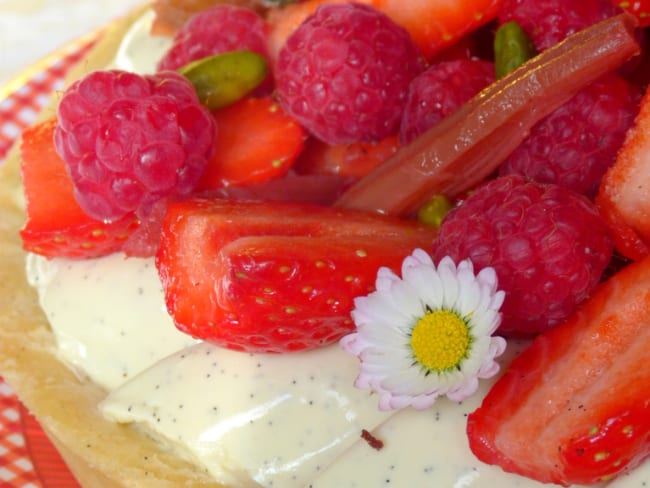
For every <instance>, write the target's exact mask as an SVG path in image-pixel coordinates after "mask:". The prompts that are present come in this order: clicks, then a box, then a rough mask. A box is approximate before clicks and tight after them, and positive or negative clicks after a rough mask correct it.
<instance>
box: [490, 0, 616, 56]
mask: <svg viewBox="0 0 650 488" xmlns="http://www.w3.org/2000/svg"><path fill="white" fill-rule="evenodd" d="M619 12H620V9H619V8H618V7H616V6H615V5H614V4H613V2H612V1H611V0H503V2H502V4H501V9H500V11H499V22H500V23H502V24H503V23H506V22H509V21H511V20H514V21H516V22H517V23H518V24H519V25H520V26H521V27H522V28H523V29H524V31H526V33H527V34H528V35H529V36H530V38H531V39H532V40H533V43H534V44H535V47H536V48H537V50H538V51H543V50H544V49H547V48H549V47H551V46H552V45H554V44H557V43H558V42H560V41H561V40H562V39H564V38H565V37H566V36H568V35H569V34H573V33H574V32H577V31H579V30H582V29H584V28H586V27H589V26H590V25H592V24H595V23H597V22H599V21H601V20H604V19H606V18H608V17H611V16H613V15H616V14H617V13H619Z"/></svg>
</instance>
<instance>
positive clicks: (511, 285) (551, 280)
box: [433, 176, 613, 336]
mask: <svg viewBox="0 0 650 488" xmlns="http://www.w3.org/2000/svg"><path fill="white" fill-rule="evenodd" d="M612 251H613V240H612V237H611V235H610V234H609V231H608V227H607V225H606V224H605V222H604V221H603V220H602V218H601V216H600V214H599V213H598V211H597V210H596V208H595V206H594V205H593V203H592V202H591V201H589V200H588V199H587V198H585V197H584V196H582V195H578V194H577V193H574V192H572V191H570V190H567V189H566V188H562V187H560V186H557V185H552V184H540V183H535V182H529V181H526V180H524V179H523V178H522V177H520V176H502V177H500V178H497V179H495V180H492V181H490V182H488V183H487V184H485V185H482V186H481V187H479V188H477V189H476V190H475V191H474V192H472V193H471V194H470V196H469V197H468V198H467V199H466V200H465V201H464V202H463V203H461V204H460V205H459V206H458V207H456V208H454V209H453V210H452V211H451V212H450V213H449V214H447V216H446V217H445V219H444V220H443V222H442V225H441V227H440V232H439V234H438V236H437V237H436V239H435V241H434V247H433V257H434V259H435V260H436V262H437V261H439V260H440V259H442V257H444V256H451V257H452V258H453V259H454V260H455V261H456V262H458V261H460V260H462V259H465V258H470V259H471V260H472V262H473V263H474V266H475V269H477V270H480V269H482V268H484V267H486V266H492V267H493V268H494V269H495V270H496V272H497V275H498V277H499V287H500V288H501V289H502V290H504V291H505V292H506V298H505V301H504V304H503V308H502V312H503V322H502V324H501V326H500V332H501V333H503V334H506V335H512V336H530V335H533V334H536V333H538V332H541V331H543V330H545V329H548V328H550V327H553V326H555V325H557V324H559V323H560V322H562V321H563V320H564V319H565V318H566V317H567V316H568V315H569V314H571V313H572V312H573V311H574V310H575V308H576V306H577V304H578V303H580V302H582V301H583V300H584V299H585V298H587V297H588V296H589V294H590V292H591V291H592V290H593V288H594V286H595V285H596V284H597V282H598V281H599V279H600V277H601V275H602V273H603V270H604V269H605V268H606V267H607V265H608V263H609V261H610V258H611V256H612Z"/></svg>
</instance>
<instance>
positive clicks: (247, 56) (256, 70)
mask: <svg viewBox="0 0 650 488" xmlns="http://www.w3.org/2000/svg"><path fill="white" fill-rule="evenodd" d="M179 72H180V73H181V74H182V75H183V76H185V77H186V78H187V79H188V80H190V81H191V82H192V84H193V85H194V88H195V90H196V93H197V95H198V97H199V100H200V101H201V103H203V104H204V105H205V106H206V107H208V108H209V109H210V110H216V109H219V108H222V107H226V106H228V105H231V104H233V103H235V102H236V101H238V100H240V99H242V98H243V97H244V96H246V95H247V94H249V93H250V92H251V91H253V90H254V89H255V88H257V87H258V86H259V85H260V83H262V81H264V79H265V78H266V75H267V73H268V66H267V63H266V59H264V57H262V56H260V55H259V54H257V53H254V52H252V51H231V52H227V53H223V54H216V55H214V56H209V57H207V58H203V59H199V60H197V61H193V62H191V63H189V64H186V65H185V66H183V67H181V68H180V69H179Z"/></svg>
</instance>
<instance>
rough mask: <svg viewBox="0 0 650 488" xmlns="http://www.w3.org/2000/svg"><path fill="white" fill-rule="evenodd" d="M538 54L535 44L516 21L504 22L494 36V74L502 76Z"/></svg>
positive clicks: (498, 76)
mask: <svg viewBox="0 0 650 488" xmlns="http://www.w3.org/2000/svg"><path fill="white" fill-rule="evenodd" d="M535 54H536V52H535V46H534V45H533V42H532V41H531V40H530V38H529V37H528V35H527V34H526V33H525V32H524V30H523V29H522V28H521V26H520V25H519V24H518V23H517V22H514V21H511V22H506V23H505V24H502V25H501V26H500V27H499V28H498V29H497V32H496V34H495V36H494V74H495V76H496V77H497V78H502V77H503V76H505V75H507V74H508V73H510V72H511V71H514V70H515V69H517V68H518V67H519V66H520V65H522V64H524V63H525V62H526V61H528V60H529V59H530V58H532V57H534V56H535Z"/></svg>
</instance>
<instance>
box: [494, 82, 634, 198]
mask: <svg viewBox="0 0 650 488" xmlns="http://www.w3.org/2000/svg"><path fill="white" fill-rule="evenodd" d="M640 98H641V93H640V89H639V88H638V87H637V86H635V85H632V84H631V83H628V82H627V81H625V80H624V79H622V78H621V77H619V76H617V75H615V74H609V75H607V76H605V77H603V78H600V79H598V80H596V81H595V82H594V83H592V84H590V85H589V86H587V87H585V88H584V89H582V90H580V91H579V92H578V93H577V94H576V95H575V96H574V97H573V98H572V99H571V100H569V101H568V102H567V103H565V104H564V105H562V106H561V107H559V108H558V109H557V110H555V111H554V112H553V113H551V114H550V115H548V116H547V117H545V118H544V119H543V120H540V121H539V122H538V123H537V124H536V125H535V126H534V127H533V128H532V129H531V131H530V134H529V135H528V137H527V138H526V139H525V140H524V142H523V143H522V144H521V145H520V146H519V147H517V149H515V150H514V151H513V153H512V154H511V155H510V156H509V157H508V159H506V161H505V162H504V163H503V164H502V165H501V167H500V168H499V173H500V174H501V175H507V174H519V175H522V176H525V177H526V178H529V179H531V180H534V181H539V182H541V183H555V184H557V185H560V186H564V187H565V188H569V189H571V190H573V191H575V192H578V193H582V194H583V195H586V196H588V197H589V198H593V197H594V196H595V195H596V192H597V190H598V187H599V186H600V181H601V179H602V177H603V175H604V174H605V171H606V170H607V168H609V167H610V166H611V165H612V164H614V161H615V159H616V153H617V151H618V150H619V148H620V147H621V145H622V144H623V139H624V138H625V134H626V132H627V130H628V129H629V128H630V127H631V126H632V122H633V121H634V117H635V116H636V113H637V112H638V106H639V100H640Z"/></svg>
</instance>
